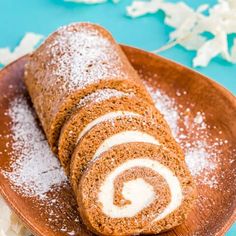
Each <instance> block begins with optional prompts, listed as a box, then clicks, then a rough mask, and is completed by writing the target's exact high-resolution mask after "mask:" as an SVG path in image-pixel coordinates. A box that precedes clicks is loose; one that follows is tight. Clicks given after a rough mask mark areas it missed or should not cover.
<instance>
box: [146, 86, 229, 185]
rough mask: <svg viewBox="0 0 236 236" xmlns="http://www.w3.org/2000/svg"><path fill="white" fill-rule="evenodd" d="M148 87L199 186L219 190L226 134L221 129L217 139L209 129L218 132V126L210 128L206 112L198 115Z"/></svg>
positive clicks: (185, 93) (182, 93)
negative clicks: (220, 165)
mask: <svg viewBox="0 0 236 236" xmlns="http://www.w3.org/2000/svg"><path fill="white" fill-rule="evenodd" d="M146 87H147V89H148V91H149V92H150V94H151V96H152V98H153V99H154V101H155V104H156V107H157V108H158V109H159V110H160V111H161V113H162V114H163V115H164V117H165V119H166V121H167V123H168V124H169V126H170V128H171V130H172V133H173V136H174V137H175V139H176V140H177V141H178V142H179V143H180V145H181V147H182V148H183V150H184V152H185V161H186V163H187V165H188V168H189V170H190V172H191V174H192V175H193V176H194V178H195V179H197V181H196V182H197V184H203V185H206V186H208V187H210V188H213V187H215V188H216V187H217V186H218V180H217V177H216V176H215V175H214V171H215V169H216V168H218V167H219V163H220V160H219V158H220V155H221V154H222V152H223V151H222V150H223V148H222V146H226V145H227V144H228V140H225V139H223V138H221V136H222V131H221V130H218V137H213V136H212V135H211V134H210V132H209V129H210V128H213V129H215V130H216V129H217V127H210V126H209V125H208V124H207V122H206V117H205V114H204V112H201V111H198V112H196V113H195V114H194V112H193V111H192V109H191V106H189V108H187V109H186V106H183V105H181V104H179V103H177V102H176V101H175V99H173V98H171V97H169V96H167V95H166V94H165V93H164V92H163V91H161V90H154V89H153V87H152V86H149V85H148V84H146ZM186 95H187V92H186V91H183V92H180V91H176V96H177V97H180V96H186ZM184 107H185V108H184ZM183 109H184V110H183ZM232 161H233V156H232Z"/></svg>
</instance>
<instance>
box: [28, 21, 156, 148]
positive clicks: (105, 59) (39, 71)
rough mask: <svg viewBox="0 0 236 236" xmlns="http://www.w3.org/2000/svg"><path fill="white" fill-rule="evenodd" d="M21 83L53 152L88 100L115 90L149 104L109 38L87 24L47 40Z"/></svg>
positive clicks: (78, 25)
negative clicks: (73, 116)
mask: <svg viewBox="0 0 236 236" xmlns="http://www.w3.org/2000/svg"><path fill="white" fill-rule="evenodd" d="M25 83H26V86H27V88H28V91H29V93H30V96H31V99H32V101H33V104H34V107H35V110H36V112H37V114H38V117H39V119H40V121H41V123H42V126H43V128H44V131H45V133H46V136H47V139H48V142H49V144H50V146H51V147H52V149H53V151H54V152H57V142H58V138H59V134H60V130H61V127H62V125H63V124H64V122H65V121H66V120H67V119H68V118H69V117H70V114H71V113H72V112H74V111H75V110H76V109H77V108H78V107H77V105H78V104H79V103H80V101H81V99H83V98H84V97H85V96H86V95H88V94H91V93H93V92H95V91H97V90H98V89H104V88H106V89H107V88H108V89H116V90H118V91H122V92H126V93H131V92H132V93H134V94H135V95H136V96H137V97H141V98H142V99H143V100H146V101H148V102H150V103H152V101H151V98H150V96H149V94H148V93H147V91H146V90H145V88H144V86H143V84H142V82H141V80H140V79H139V77H138V75H137V73H136V71H135V70H134V69H133V68H132V66H131V65H130V63H129V61H128V59H127V58H126V56H125V54H124V53H123V51H122V50H121V48H120V47H119V45H118V44H117V43H116V42H115V41H114V39H113V38H112V36H111V35H110V34H109V33H108V32H107V31H106V30H105V29H103V28H102V27H100V26H98V25H94V24H89V23H74V24H71V25H69V26H65V27H62V28H60V29H59V30H58V31H56V32H55V33H53V34H52V35H51V36H49V38H48V39H47V40H46V41H45V42H44V43H43V44H42V45H41V46H40V47H39V48H38V49H37V50H36V51H35V52H34V53H32V54H31V56H30V57H29V61H28V63H27V64H26V66H25Z"/></svg>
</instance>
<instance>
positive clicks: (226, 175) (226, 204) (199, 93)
mask: <svg viewBox="0 0 236 236" xmlns="http://www.w3.org/2000/svg"><path fill="white" fill-rule="evenodd" d="M123 49H124V51H125V53H126V54H127V56H128V58H129V60H130V61H131V63H132V64H133V66H134V67H135V68H136V70H137V71H138V72H139V73H140V76H141V77H142V79H143V80H145V81H146V83H148V84H149V86H150V87H151V88H152V90H153V91H155V90H158V91H162V93H163V94H165V96H168V97H169V98H171V99H173V100H174V101H175V103H176V104H177V107H178V112H179V121H178V125H179V126H180V127H182V137H183V135H184V137H185V138H184V139H182V141H183V140H184V142H188V143H190V144H191V143H193V142H196V139H201V138H205V139H206V141H207V142H208V141H209V149H210V150H208V151H210V152H213V151H214V150H213V146H212V142H213V141H214V140H217V141H218V147H217V152H215V153H214V155H215V159H214V160H215V164H214V168H212V171H211V172H210V175H211V176H207V177H208V178H211V179H210V180H211V183H210V184H209V181H208V182H207V179H204V178H205V173H204V171H205V170H204V169H203V170H202V173H200V174H199V175H196V176H194V177H195V180H196V184H197V192H198V198H197V201H196V204H195V206H194V207H193V210H192V212H191V214H190V215H189V216H188V218H187V220H186V222H185V223H184V224H182V225H181V226H179V227H177V228H175V229H174V230H172V231H169V232H166V233H163V234H162V235H168V236H170V235H173V236H174V235H175V236H176V235H178V236H180V235H182V236H190V235H191V236H193V235H194V236H197V235H199V236H205V235H206V236H210V235H224V233H225V232H226V231H227V230H228V228H229V227H230V225H231V224H232V223H233V222H234V221H235V219H236V211H235V209H236V161H235V159H236V154H235V153H236V152H235V148H236V99H235V97H234V96H233V95H232V94H231V93H230V92H228V91H227V90H225V89H224V88H222V87H221V86H220V85H218V84H216V83H215V82H213V81H211V80H210V79H208V78H206V77H205V76H203V75H201V74H199V73H197V72H194V71H192V70H190V69H188V68H185V67H183V66H181V65H178V64H176V63H174V62H172V61H169V60H167V59H164V58H162V57H159V56H156V55H154V54H151V53H148V52H145V51H142V50H139V49H135V48H132V47H128V46H123ZM26 61H27V57H24V58H21V59H19V60H17V61H16V62H14V63H12V64H11V65H9V66H7V67H6V68H4V69H3V70H1V71H0V114H1V115H0V191H1V194H2V195H3V196H4V198H5V199H6V201H7V203H8V204H9V205H10V206H11V207H12V209H13V210H14V211H15V212H16V213H17V214H18V215H19V217H20V218H21V219H22V221H23V222H24V223H25V225H26V226H27V227H28V228H29V229H31V230H32V232H33V233H34V234H35V235H47V236H55V235H58V236H60V235H61V236H62V235H89V234H90V233H89V232H88V231H87V230H86V229H85V227H84V226H83V225H82V224H81V222H80V220H79V219H78V213H77V211H76V202H75V199H74V197H73V195H72V192H71V188H70V186H69V184H68V183H66V184H65V183H64V184H63V186H61V187H60V188H55V189H54V188H52V189H51V191H50V192H49V193H48V194H47V201H45V200H42V199H39V198H37V197H32V196H31V197H30V196H25V195H24V194H22V191H19V186H15V185H14V181H12V180H11V178H10V177H7V175H5V174H4V173H5V172H6V171H8V172H10V171H11V166H12V164H14V162H15V161H16V160H17V155H16V154H14V155H13V152H12V143H14V141H13V140H12V133H11V132H12V130H11V128H10V125H11V117H10V116H9V114H8V110H9V106H10V104H11V102H12V101H13V100H14V99H16V98H17V97H18V96H22V95H23V96H25V95H26V96H27V91H26V90H25V87H24V85H23V82H22V76H23V71H24V64H25V62H26ZM186 112H187V113H188V114H187V115H188V119H189V120H190V122H193V120H194V117H196V114H198V113H199V112H201V113H204V119H205V120H204V122H205V124H206V127H205V132H207V133H204V134H203V135H207V136H206V137H203V136H198V135H197V134H196V135H195V133H194V132H195V130H194V127H193V126H191V127H192V128H191V130H190V129H189V127H184V123H183V122H184V119H185V118H186ZM219 140H223V141H224V145H220V142H221V141H219ZM200 141H201V140H200ZM214 148H215V146H214ZM185 151H186V150H185ZM190 156H191V155H190ZM192 158H200V157H196V156H195V155H193V157H192ZM8 176H9V175H8ZM39 178H40V176H39ZM48 199H49V200H48ZM55 199H56V200H55ZM50 200H51V201H50ZM53 200H55V201H53ZM48 201H49V202H50V204H48ZM0 214H1V213H0ZM75 219H76V220H75Z"/></svg>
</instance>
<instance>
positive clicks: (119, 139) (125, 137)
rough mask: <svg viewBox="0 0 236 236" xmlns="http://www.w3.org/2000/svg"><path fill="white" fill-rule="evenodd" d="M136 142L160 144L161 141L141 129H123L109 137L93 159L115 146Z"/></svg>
mask: <svg viewBox="0 0 236 236" xmlns="http://www.w3.org/2000/svg"><path fill="white" fill-rule="evenodd" d="M134 142H143V143H151V144H155V145H160V143H159V141H158V140H156V139H155V137H153V136H151V135H149V134H147V133H144V132H141V131H122V132H120V133H117V134H114V135H112V136H111V137H109V138H107V139H106V140H105V141H104V142H103V143H102V144H101V145H100V146H99V148H98V149H97V151H96V153H95V154H94V156H93V160H95V159H96V158H98V157H99V156H100V155H101V154H102V153H103V152H106V151H108V150H109V149H110V148H112V147H113V146H116V145H120V144H125V143H134Z"/></svg>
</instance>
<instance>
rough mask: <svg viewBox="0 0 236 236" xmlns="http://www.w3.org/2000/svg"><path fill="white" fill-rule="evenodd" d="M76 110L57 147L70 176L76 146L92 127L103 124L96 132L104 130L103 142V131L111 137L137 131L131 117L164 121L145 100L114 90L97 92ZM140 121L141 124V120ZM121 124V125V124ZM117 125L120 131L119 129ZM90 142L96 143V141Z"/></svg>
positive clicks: (99, 137)
mask: <svg viewBox="0 0 236 236" xmlns="http://www.w3.org/2000/svg"><path fill="white" fill-rule="evenodd" d="M77 106H78V107H79V109H77V111H76V112H75V113H74V114H72V115H71V117H70V119H69V120H68V121H67V122H66V123H65V125H64V126H63V128H62V130H61V134H60V138H59V144H58V157H59V159H60V161H61V164H62V166H63V167H64V169H65V171H66V173H67V174H68V175H69V173H70V161H71V155H72V154H73V152H74V149H75V147H76V145H77V144H78V143H79V142H80V141H81V140H82V138H83V137H84V136H85V135H86V134H87V133H88V132H90V130H91V129H92V128H93V127H95V126H97V125H99V124H101V123H102V124H101V125H99V128H97V129H98V131H99V129H100V130H101V133H99V134H98V135H97V137H96V138H98V139H100V140H102V138H103V136H102V133H103V129H104V131H105V132H106V135H107V136H108V135H110V134H112V133H115V132H118V131H119V130H122V129H125V128H128V127H130V128H132V129H133V128H135V126H136V124H135V123H133V124H132V123H131V120H130V119H131V118H132V117H141V116H143V117H146V118H145V119H149V120H150V122H154V121H152V120H154V119H159V118H160V119H159V120H162V121H163V118H162V116H161V114H159V113H157V111H156V109H155V108H154V107H153V106H150V105H149V104H148V103H147V102H146V101H145V100H141V99H139V98H137V97H136V96H135V95H134V94H133V93H131V94H130V93H124V92H120V91H117V90H114V89H102V90H97V91H96V92H94V93H92V94H90V95H88V96H86V97H85V98H84V99H81V101H80V103H79V104H78V105H77ZM158 117H159V118H158ZM127 118H129V119H128V121H127ZM106 121H108V123H106ZM116 121H117V122H118V123H117V124H116ZM134 121H136V120H134ZM139 121H140V122H142V118H140V119H139ZM121 122H122V124H120V123H121ZM108 124H110V127H109V128H108V127H107V125H108ZM125 124H127V126H125ZM104 125H105V126H106V127H105V128H104ZM118 125H120V127H117V126H118ZM132 125H134V127H132ZM141 125H142V124H141V123H140V125H139V127H140V129H141ZM160 125H163V126H165V128H166V129H168V126H167V124H166V123H165V122H163V124H161V123H160ZM91 142H92V143H93V141H91ZM79 149H81V148H79Z"/></svg>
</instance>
